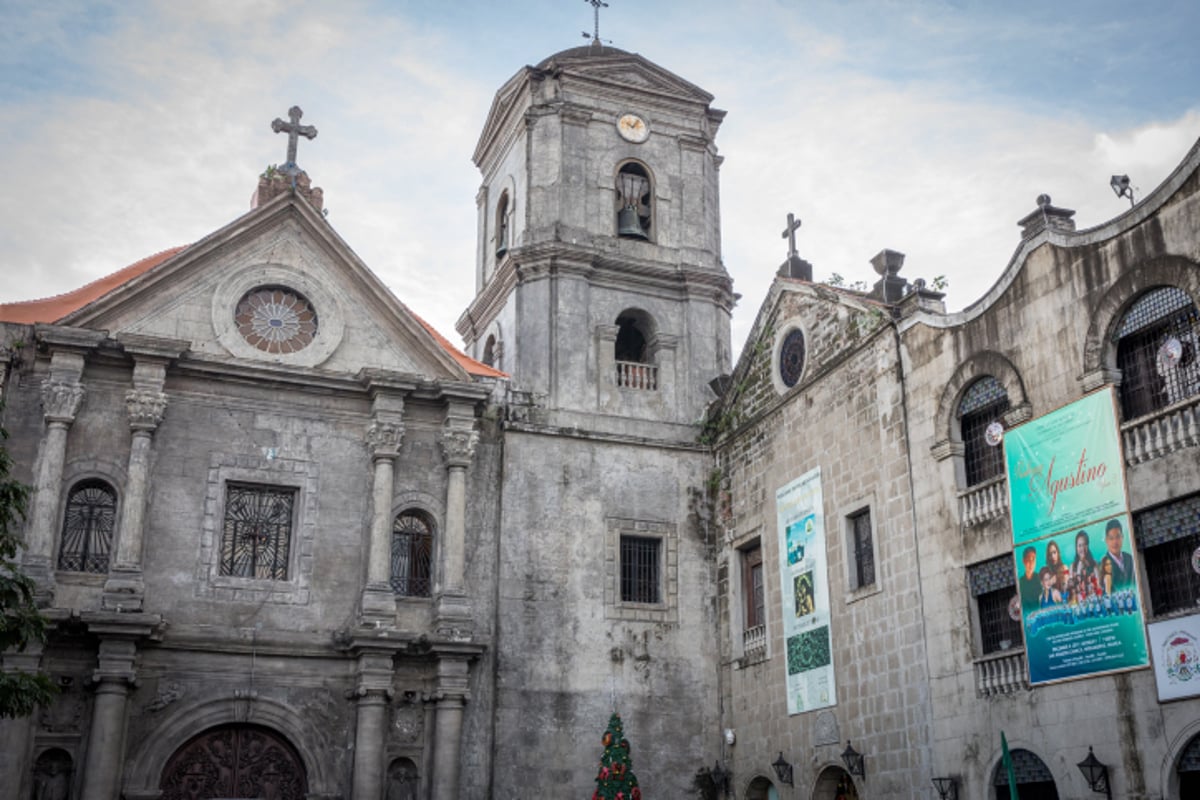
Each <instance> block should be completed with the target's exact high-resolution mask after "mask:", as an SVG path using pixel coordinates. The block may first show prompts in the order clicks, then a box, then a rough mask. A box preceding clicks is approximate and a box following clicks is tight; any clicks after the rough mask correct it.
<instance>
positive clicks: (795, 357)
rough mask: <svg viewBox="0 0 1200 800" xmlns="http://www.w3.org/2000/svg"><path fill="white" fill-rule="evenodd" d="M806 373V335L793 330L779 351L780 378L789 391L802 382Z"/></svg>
mask: <svg viewBox="0 0 1200 800" xmlns="http://www.w3.org/2000/svg"><path fill="white" fill-rule="evenodd" d="M803 372H804V334H803V333H801V332H800V331H799V330H793V331H790V332H789V333H788V335H787V336H786V337H785V338H784V340H783V347H781V348H780V349H779V377H780V379H782V380H783V385H784V386H786V387H788V388H789V389H790V388H792V387H793V386H795V385H796V382H797V381H799V380H800V375H801V374H803Z"/></svg>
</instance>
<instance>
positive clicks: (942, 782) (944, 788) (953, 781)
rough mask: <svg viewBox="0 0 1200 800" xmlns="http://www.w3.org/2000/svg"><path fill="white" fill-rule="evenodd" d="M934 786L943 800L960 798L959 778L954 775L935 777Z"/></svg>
mask: <svg viewBox="0 0 1200 800" xmlns="http://www.w3.org/2000/svg"><path fill="white" fill-rule="evenodd" d="M933 788H935V789H937V793H938V797H940V798H941V800H958V779H957V778H953V777H945V778H934V779H933Z"/></svg>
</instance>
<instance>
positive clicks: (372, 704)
mask: <svg viewBox="0 0 1200 800" xmlns="http://www.w3.org/2000/svg"><path fill="white" fill-rule="evenodd" d="M352 696H353V697H354V698H355V699H356V701H357V718H356V720H355V726H354V777H353V782H354V783H353V786H352V787H351V792H350V797H351V800H381V798H382V797H383V783H384V770H385V765H384V763H383V758H384V742H385V739H386V738H387V729H388V705H389V701H390V700H391V697H392V656H391V654H390V653H386V652H369V653H363V654H361V655H360V656H359V657H358V685H357V686H356V687H355V688H354V691H353V693H352Z"/></svg>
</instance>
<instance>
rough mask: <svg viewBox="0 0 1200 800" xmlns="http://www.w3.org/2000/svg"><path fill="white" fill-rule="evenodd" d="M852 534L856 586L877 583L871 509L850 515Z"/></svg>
mask: <svg viewBox="0 0 1200 800" xmlns="http://www.w3.org/2000/svg"><path fill="white" fill-rule="evenodd" d="M849 519H850V536H851V543H852V544H853V546H854V575H853V578H854V588H855V589H861V588H862V587H864V586H871V585H872V584H874V583H875V548H874V543H873V542H872V540H871V509H869V508H864V509H863V510H862V511H858V512H855V513H854V514H851V515H850V518H849Z"/></svg>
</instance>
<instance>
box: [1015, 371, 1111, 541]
mask: <svg viewBox="0 0 1200 800" xmlns="http://www.w3.org/2000/svg"><path fill="white" fill-rule="evenodd" d="M1004 462H1005V466H1006V468H1007V470H1008V494H1009V509H1010V510H1011V514H1012V533H1013V544H1014V545H1017V546H1019V545H1021V544H1024V543H1025V542H1029V541H1033V540H1034V539H1040V538H1041V537H1043V536H1046V535H1048V534H1051V533H1056V532H1058V531H1062V530H1066V529H1067V528H1072V527H1078V526H1080V525H1083V524H1086V523H1088V522H1093V521H1095V520H1098V519H1102V518H1105V517H1110V516H1112V515H1113V514H1117V513H1120V512H1122V511H1125V510H1126V505H1125V502H1126V501H1125V480H1124V469H1123V465H1122V463H1121V444H1120V439H1119V435H1118V430H1117V412H1116V406H1115V400H1114V396H1113V392H1112V390H1111V389H1105V390H1103V391H1099V392H1094V393H1093V394H1090V395H1087V396H1086V397H1084V398H1082V399H1081V400H1077V401H1075V402H1074V403H1071V404H1070V405H1067V406H1064V407H1062V408H1060V409H1058V410H1057V411H1052V412H1050V413H1049V414H1046V415H1045V416H1042V417H1038V418H1037V419H1035V420H1030V421H1029V422H1026V423H1025V424H1023V425H1020V426H1018V427H1016V428H1013V429H1012V430H1010V431H1005V433H1004Z"/></svg>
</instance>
